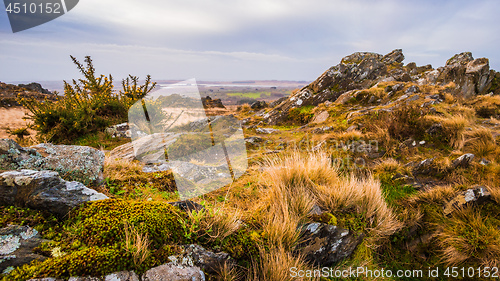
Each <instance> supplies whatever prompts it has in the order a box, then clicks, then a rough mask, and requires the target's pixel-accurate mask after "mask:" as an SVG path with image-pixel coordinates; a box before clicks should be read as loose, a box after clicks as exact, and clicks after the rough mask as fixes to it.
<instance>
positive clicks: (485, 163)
mask: <svg viewBox="0 0 500 281" xmlns="http://www.w3.org/2000/svg"><path fill="white" fill-rule="evenodd" d="M490 163H491V161H489V160H487V159H484V158H483V159H481V162H479V164H481V165H483V166H488V165H489V164H490Z"/></svg>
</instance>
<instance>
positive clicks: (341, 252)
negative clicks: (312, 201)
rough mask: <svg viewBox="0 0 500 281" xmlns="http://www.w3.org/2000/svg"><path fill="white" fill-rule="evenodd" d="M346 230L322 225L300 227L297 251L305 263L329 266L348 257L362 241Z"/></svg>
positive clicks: (358, 236) (313, 224) (359, 237)
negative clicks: (298, 250) (299, 240)
mask: <svg viewBox="0 0 500 281" xmlns="http://www.w3.org/2000/svg"><path fill="white" fill-rule="evenodd" d="M363 237H364V235H363V234H359V235H356V234H354V233H352V232H350V231H349V230H347V229H343V228H340V227H338V226H335V225H329V224H324V223H318V222H315V223H310V224H306V225H304V226H303V227H302V231H301V240H302V242H300V243H299V245H298V249H300V252H301V253H302V254H303V256H304V258H305V260H306V261H308V262H311V263H314V264H315V265H317V266H331V265H333V264H335V263H337V262H339V261H341V260H343V259H344V258H346V257H349V256H350V255H351V254H352V253H353V252H354V250H355V249H356V247H357V246H358V245H359V244H360V243H361V241H362V240H363Z"/></svg>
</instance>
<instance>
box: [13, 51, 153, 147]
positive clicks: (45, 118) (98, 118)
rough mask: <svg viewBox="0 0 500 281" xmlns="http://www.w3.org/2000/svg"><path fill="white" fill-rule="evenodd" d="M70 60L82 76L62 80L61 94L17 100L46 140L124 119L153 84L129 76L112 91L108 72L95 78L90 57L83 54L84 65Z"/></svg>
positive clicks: (60, 139)
mask: <svg viewBox="0 0 500 281" xmlns="http://www.w3.org/2000/svg"><path fill="white" fill-rule="evenodd" d="M71 59H72V60H73V62H74V63H75V64H76V66H77V68H78V69H79V70H80V72H81V73H82V75H83V76H84V79H79V80H78V81H76V80H73V85H70V84H69V83H67V82H66V81H64V96H59V97H58V98H57V100H56V101H48V100H44V101H37V100H36V99H34V98H20V100H19V102H20V103H21V104H22V105H23V106H25V107H26V108H27V109H28V110H29V111H30V114H29V119H31V121H32V122H33V124H32V127H33V128H34V129H35V130H37V131H38V136H39V137H40V138H44V139H46V140H48V141H52V142H56V143H67V142H70V141H71V140H72V139H74V138H77V137H81V136H84V135H87V134H92V133H95V132H98V131H102V130H103V129H104V128H106V127H107V126H109V125H110V124H111V123H113V122H116V123H118V122H123V121H125V120H126V119H127V111H128V109H129V107H130V106H131V105H132V104H133V103H134V102H135V101H136V100H138V99H140V98H142V97H144V96H145V95H146V94H147V93H148V92H150V91H151V90H152V89H153V88H154V86H155V85H156V84H155V83H151V78H150V76H149V75H148V76H147V77H146V81H145V83H144V84H143V85H140V86H139V85H138V78H137V77H135V76H129V78H127V79H126V80H123V81H122V86H123V89H122V90H121V91H119V92H116V91H114V88H113V78H112V76H111V75H109V76H104V75H100V76H99V77H96V74H95V69H94V66H93V64H92V60H91V58H90V56H87V57H85V63H86V65H83V64H82V63H80V62H79V61H78V60H77V59H76V58H74V57H73V56H71Z"/></svg>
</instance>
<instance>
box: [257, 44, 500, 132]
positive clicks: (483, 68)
mask: <svg viewBox="0 0 500 281" xmlns="http://www.w3.org/2000/svg"><path fill="white" fill-rule="evenodd" d="M403 60H404V55H403V52H402V50H401V49H396V50H393V51H392V52H390V53H388V54H387V55H385V56H384V55H381V54H376V53H368V52H358V53H354V54H352V55H349V56H346V57H344V58H343V59H342V60H341V62H340V63H339V64H337V65H335V66H333V67H331V68H330V69H328V70H327V71H325V72H324V73H323V74H322V75H321V76H320V77H319V78H318V79H316V80H315V81H314V82H312V83H311V84H309V85H307V86H305V87H303V88H302V89H300V90H299V91H297V92H296V93H295V94H293V95H291V96H290V97H289V98H288V99H287V100H283V101H280V102H279V103H273V104H271V105H270V107H271V108H273V109H272V110H270V111H269V112H268V113H267V114H265V115H264V116H263V117H264V121H265V122H267V123H268V124H272V125H274V124H277V123H280V122H283V121H286V120H287V117H288V112H289V110H290V109H293V108H297V107H303V106H308V105H318V104H320V103H323V102H328V101H330V102H334V101H336V100H337V99H338V98H339V97H341V96H342V98H341V99H340V101H338V100H337V102H339V103H346V102H348V101H349V99H350V98H351V97H352V96H353V93H354V92H351V93H350V94H347V95H343V94H344V93H347V92H349V91H354V90H363V89H368V88H370V87H372V86H373V85H375V84H376V83H378V82H386V81H401V82H415V83H418V84H420V85H423V84H441V85H445V84H448V83H450V82H453V83H455V85H456V88H455V92H454V93H455V94H458V95H462V96H466V97H467V96H472V95H477V94H486V93H489V92H494V93H500V87H498V85H500V73H498V72H495V71H494V70H490V68H489V61H488V59H486V58H479V59H474V58H473V57H472V54H471V53H467V52H466V53H461V54H457V55H455V56H453V57H452V58H451V59H449V60H448V61H447V63H446V65H445V66H444V67H440V68H438V69H433V68H432V66H430V65H426V66H417V65H416V64H415V63H409V64H408V65H406V66H404V65H403V63H402V61H403ZM391 90H392V91H398V89H397V88H395V86H393V89H389V91H388V93H389V95H390V94H391V93H390V92H391ZM418 92H419V88H418V87H416V86H413V87H410V88H409V89H408V94H412V93H418ZM373 102H376V100H374V99H373V98H372V101H370V102H369V103H373Z"/></svg>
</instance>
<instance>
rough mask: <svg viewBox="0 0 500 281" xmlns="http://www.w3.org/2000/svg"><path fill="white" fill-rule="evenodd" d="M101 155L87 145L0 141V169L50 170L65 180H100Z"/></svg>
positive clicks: (92, 181)
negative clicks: (31, 143) (23, 144)
mask: <svg viewBox="0 0 500 281" xmlns="http://www.w3.org/2000/svg"><path fill="white" fill-rule="evenodd" d="M103 168H104V153H103V152H102V151H99V150H97V149H94V148H91V147H88V146H77V145H53V144H50V143H42V144H38V145H35V146H32V147H21V146H20V145H19V144H17V143H16V142H15V141H13V140H11V139H0V170H19V169H31V170H38V171H42V170H51V171H56V172H58V173H59V175H60V176H61V177H63V178H65V179H67V180H72V181H79V182H82V183H84V184H90V185H98V184H99V183H100V182H101V181H102V172H103Z"/></svg>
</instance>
